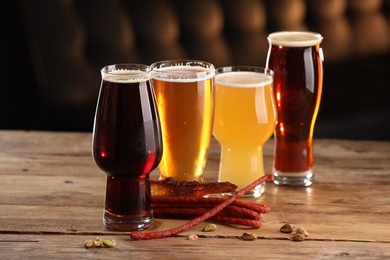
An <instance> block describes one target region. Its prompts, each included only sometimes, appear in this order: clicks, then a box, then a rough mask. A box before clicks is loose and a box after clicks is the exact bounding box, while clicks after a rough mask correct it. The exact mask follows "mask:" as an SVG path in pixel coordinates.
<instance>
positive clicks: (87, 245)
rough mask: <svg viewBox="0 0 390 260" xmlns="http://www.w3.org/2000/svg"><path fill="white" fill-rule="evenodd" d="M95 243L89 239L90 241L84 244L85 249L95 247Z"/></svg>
mask: <svg viewBox="0 0 390 260" xmlns="http://www.w3.org/2000/svg"><path fill="white" fill-rule="evenodd" d="M93 242H94V240H93V239H88V240H86V241H85V243H84V246H85V248H91V247H93Z"/></svg>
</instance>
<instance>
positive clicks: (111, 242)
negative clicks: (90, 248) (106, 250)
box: [103, 239, 116, 247]
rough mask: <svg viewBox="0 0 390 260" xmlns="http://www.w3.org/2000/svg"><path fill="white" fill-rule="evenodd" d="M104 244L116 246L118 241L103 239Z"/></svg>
mask: <svg viewBox="0 0 390 260" xmlns="http://www.w3.org/2000/svg"><path fill="white" fill-rule="evenodd" d="M103 245H104V246H105V247H115V246H116V241H115V240H114V239H105V240H103Z"/></svg>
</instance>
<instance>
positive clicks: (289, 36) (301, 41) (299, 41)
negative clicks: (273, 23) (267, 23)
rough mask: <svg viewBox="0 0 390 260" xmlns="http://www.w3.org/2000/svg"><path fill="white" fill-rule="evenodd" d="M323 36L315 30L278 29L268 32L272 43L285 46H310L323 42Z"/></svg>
mask: <svg viewBox="0 0 390 260" xmlns="http://www.w3.org/2000/svg"><path fill="white" fill-rule="evenodd" d="M323 38H324V37H323V36H322V35H321V34H320V33H317V32H313V31H278V32H273V33H270V34H268V37H267V40H268V42H269V43H270V44H272V45H280V46H285V47H309V46H315V45H318V44H321V43H322V40H323Z"/></svg>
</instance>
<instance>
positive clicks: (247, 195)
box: [222, 183, 265, 198]
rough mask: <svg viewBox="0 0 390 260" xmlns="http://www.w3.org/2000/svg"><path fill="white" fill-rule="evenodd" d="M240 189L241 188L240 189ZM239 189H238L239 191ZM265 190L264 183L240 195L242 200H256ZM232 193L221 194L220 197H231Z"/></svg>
mask: <svg viewBox="0 0 390 260" xmlns="http://www.w3.org/2000/svg"><path fill="white" fill-rule="evenodd" d="M241 188H242V187H241ZM241 188H239V189H241ZM264 190H265V183H262V184H260V185H257V186H256V187H255V188H254V189H253V190H250V191H248V192H247V193H245V194H244V195H242V196H241V197H242V198H258V197H260V196H261V195H263V193H264ZM233 195H234V194H232V193H223V194H222V196H233Z"/></svg>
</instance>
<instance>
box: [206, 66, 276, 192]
mask: <svg viewBox="0 0 390 260" xmlns="http://www.w3.org/2000/svg"><path fill="white" fill-rule="evenodd" d="M276 121H277V112H276V107H275V100H274V93H273V72H272V71H271V70H266V69H264V68H260V67H247V66H233V67H222V68H218V69H217V70H216V75H215V115H214V128H213V134H214V137H215V138H216V139H217V140H218V142H219V143H220V145H221V160H220V167H219V176H218V181H220V182H224V181H228V182H232V183H234V184H236V185H237V186H238V187H239V188H243V187H245V186H247V185H248V184H250V183H251V182H253V181H254V180H256V179H258V178H260V177H261V176H263V175H264V163H263V145H264V143H265V142H266V141H267V140H268V139H269V138H270V137H271V136H272V134H273V132H274V129H275V126H276ZM263 191H264V184H263V185H259V186H258V187H256V188H255V189H254V190H252V191H250V192H248V193H247V194H245V196H247V197H249V196H251V197H259V196H261V194H262V193H263Z"/></svg>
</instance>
